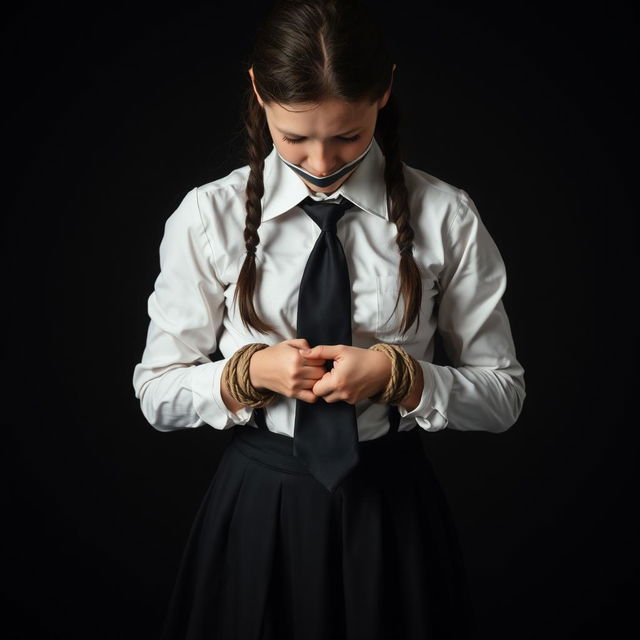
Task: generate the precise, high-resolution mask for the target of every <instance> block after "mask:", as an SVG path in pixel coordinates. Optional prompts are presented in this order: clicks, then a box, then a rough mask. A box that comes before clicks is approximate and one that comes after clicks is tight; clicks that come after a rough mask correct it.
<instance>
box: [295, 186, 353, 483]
mask: <svg viewBox="0 0 640 640" xmlns="http://www.w3.org/2000/svg"><path fill="white" fill-rule="evenodd" d="M298 206H300V207H301V208H302V209H303V210H304V211H305V213H306V214H307V215H308V216H309V217H310V218H311V219H312V220H313V221H314V222H315V223H316V224H317V225H318V226H319V227H320V229H321V233H320V236H319V237H318V239H317V241H316V243H315V245H314V247H313V249H312V250H311V254H310V255H309V259H308V260H307V264H306V266H305V269H304V273H303V275H302V281H301V282H300V294H299V298H298V327H297V335H296V337H298V338H306V339H307V341H308V342H309V346H310V347H315V346H316V345H318V344H346V345H350V344H351V284H350V281H349V270H348V267H347V260H346V258H345V255H344V250H343V249H342V244H341V243H340V240H339V239H338V236H337V235H336V227H337V223H338V220H340V218H341V217H342V216H343V215H344V213H345V211H346V210H347V209H349V208H351V207H352V206H353V203H351V202H349V200H347V199H346V198H344V197H343V198H342V199H341V201H340V202H324V201H316V200H314V199H313V198H310V197H307V198H305V199H304V200H303V201H302V202H301V203H300V204H299V205H298ZM329 365H331V363H327V371H330V370H331V366H329ZM293 454H294V455H295V456H296V457H297V458H299V459H300V460H301V461H302V462H303V463H304V464H305V466H306V467H307V468H308V470H309V472H310V473H311V475H313V476H314V477H315V478H316V479H317V480H319V481H320V482H321V483H322V484H323V485H324V486H325V487H326V488H327V489H328V490H329V491H330V492H333V491H334V490H335V489H336V487H337V486H338V485H339V484H340V482H341V481H342V480H343V479H344V478H345V477H346V475H347V474H348V473H349V471H350V470H351V469H352V468H353V467H355V466H356V465H357V464H358V460H359V455H358V428H357V421H356V410H355V406H354V405H351V404H349V403H347V402H345V401H343V400H339V401H337V402H326V401H325V400H324V399H323V398H318V400H316V402H314V403H310V402H304V401H302V400H297V401H296V417H295V423H294V436H293Z"/></svg>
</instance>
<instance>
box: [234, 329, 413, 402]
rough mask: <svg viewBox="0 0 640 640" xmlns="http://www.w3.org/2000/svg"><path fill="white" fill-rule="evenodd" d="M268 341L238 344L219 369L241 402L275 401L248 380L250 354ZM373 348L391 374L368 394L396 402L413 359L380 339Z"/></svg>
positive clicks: (409, 383)
mask: <svg viewBox="0 0 640 640" xmlns="http://www.w3.org/2000/svg"><path fill="white" fill-rule="evenodd" d="M268 346H269V345H267V344H265V343H262V342H252V343H249V344H246V345H244V346H242V347H240V348H239V349H238V350H237V351H236V352H235V353H234V354H233V355H232V356H231V358H229V360H227V363H226V365H225V366H224V369H223V371H222V375H223V378H224V381H225V383H226V385H227V389H228V390H229V395H230V396H231V397H232V398H233V399H234V400H235V401H236V402H239V403H240V404H243V405H246V406H248V407H252V408H254V409H255V408H258V407H267V406H269V405H271V404H273V402H274V401H275V399H276V398H277V396H278V394H277V393H276V392H275V391H269V390H267V391H259V390H258V389H256V388H255V387H254V386H253V384H252V383H251V377H250V375H249V365H250V362H251V356H253V354H254V353H255V352H256V351H260V349H266V348H267V347H268ZM369 349H371V350H372V351H381V352H382V353H385V354H386V355H387V356H388V357H389V358H390V359H391V377H390V378H389V382H388V384H387V386H386V387H385V389H383V390H382V391H380V392H379V393H377V394H375V395H373V396H371V397H370V398H369V400H371V401H372V402H374V403H382V404H391V405H397V404H398V403H399V402H400V401H401V400H402V399H403V398H404V397H405V396H406V395H407V394H408V393H409V391H410V390H411V389H412V388H413V384H414V380H415V378H416V376H417V375H418V372H417V367H418V366H419V365H418V363H417V362H416V360H415V359H414V358H413V356H411V355H410V354H409V353H407V352H406V351H405V350H404V349H403V348H402V347H399V346H398V345H392V344H386V343H384V342H379V343H377V344H374V345H372V346H371V347H369Z"/></svg>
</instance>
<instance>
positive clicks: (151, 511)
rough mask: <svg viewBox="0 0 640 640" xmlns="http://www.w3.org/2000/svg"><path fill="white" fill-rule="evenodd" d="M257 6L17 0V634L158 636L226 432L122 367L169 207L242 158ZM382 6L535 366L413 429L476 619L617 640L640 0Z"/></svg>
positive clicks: (409, 140)
mask: <svg viewBox="0 0 640 640" xmlns="http://www.w3.org/2000/svg"><path fill="white" fill-rule="evenodd" d="M230 4H232V5H233V6H230ZM451 4H453V3H451ZM267 6H268V5H265V3H261V2H243V3H227V2H225V3H208V4H205V3H202V4H199V5H191V8H187V7H186V6H182V7H179V6H178V5H177V4H175V3H174V6H173V7H170V8H164V7H162V6H160V4H157V5H149V6H144V7H143V6H142V5H138V6H132V5H131V4H129V3H125V2H111V3H108V4H100V5H98V6H94V3H86V6H85V7H84V8H82V7H72V6H71V5H70V4H66V5H65V4H64V3H50V4H49V6H43V5H37V4H33V3H24V4H23V5H21V6H20V7H14V8H13V9H12V10H8V11H9V13H6V14H5V17H4V27H3V28H2V38H1V45H2V60H3V67H4V69H3V72H2V84H3V86H4V89H5V92H4V94H5V95H4V99H3V108H4V109H3V110H4V111H5V114H4V116H3V118H2V136H3V137H2V140H3V143H4V144H3V149H4V156H5V161H6V166H5V169H4V170H3V176H4V178H5V180H6V182H5V188H4V200H5V203H6V204H5V206H4V208H3V209H4V211H3V213H4V215H3V221H2V229H3V232H2V256H3V258H4V259H5V262H4V265H3V275H4V278H3V283H4V288H3V293H4V296H5V300H6V302H5V306H4V313H3V315H4V317H5V318H7V319H8V320H9V323H8V329H7V330H6V331H5V334H4V338H5V339H4V341H3V342H4V347H5V348H4V349H3V351H4V353H5V354H6V360H5V363H4V366H3V368H4V370H5V373H6V375H5V376H4V379H5V387H4V388H5V389H6V394H5V397H4V401H3V403H2V407H3V411H2V421H3V426H2V435H3V436H5V437H4V446H3V453H4V455H3V459H4V464H3V469H4V470H6V480H5V487H6V488H7V491H6V492H5V495H6V496H7V501H6V508H5V509H4V512H5V515H6V516H7V517H6V518H5V519H4V523H5V524H4V529H5V533H8V538H7V540H6V542H5V544H4V547H3V550H4V551H5V558H4V560H3V571H2V576H3V577H2V583H3V592H4V593H3V597H4V599H5V601H6V603H7V604H8V606H9V616H8V617H5V618H4V619H3V622H2V624H4V625H8V626H9V627H10V628H11V632H10V633H9V634H8V635H7V634H5V633H2V635H3V637H6V638H9V637H10V638H47V639H48V638H60V639H64V640H71V639H75V638H83V639H87V638H95V639H102V638H105V639H107V638H108V639H113V638H119V639H123V640H124V639H134V638H135V639H144V638H149V639H152V638H156V637H157V636H158V633H159V629H160V624H161V621H162V615H163V613H164V609H165V606H166V604H167V600H168V598H169V594H170V589H171V587H172V585H173V580H174V578H175V575H176V571H177V567H178V562H179V559H180V554H181V551H182V548H183V545H184V543H185V541H186V537H187V534H188V531H189V528H190V525H191V522H192V519H193V517H194V515H195V512H196V509H197V507H198V505H199V503H200V501H201V499H202V497H203V496H204V493H205V491H206V489H207V487H208V485H209V483H210V481H211V478H212V476H213V474H214V472H215V470H216V466H217V463H218V461H219V458H220V455H221V452H222V450H223V448H224V445H225V444H226V442H227V441H228V437H229V435H230V433H229V432H220V431H215V430H214V429H211V428H206V427H205V428H200V429H197V430H193V431H190V430H184V431H180V432H173V433H160V432H158V431H156V430H154V429H153V428H152V427H151V426H150V425H149V424H148V423H147V422H146V421H145V419H144V417H143V416H142V413H141V411H140V409H139V405H138V401H137V400H136V399H135V397H134V392H133V387H132V384H131V377H132V373H133V367H134V365H135V364H136V363H137V362H138V361H139V359H140V357H141V354H142V349H143V347H144V341H145V336H146V330H147V323H148V318H147V315H146V304H147V297H148V295H149V294H150V292H151V290H152V287H153V283H154V280H155V277H156V276H157V273H158V269H159V261H158V246H159V242H160V239H161V237H162V233H163V228H164V222H165V220H166V218H167V217H168V216H169V215H170V214H171V213H172V211H173V210H174V208H175V207H176V206H177V204H178V202H179V201H180V199H181V198H182V196H183V195H184V194H185V193H186V192H187V191H188V190H189V189H190V188H192V187H193V186H195V185H198V184H203V183H205V182H208V181H210V180H214V179H216V178H219V177H222V176H223V175H225V174H226V173H228V172H229V171H231V170H232V169H233V168H235V167H236V166H239V165H240V164H244V160H243V156H242V149H241V147H240V145H241V142H240V132H241V124H240V120H239V100H240V94H241V90H242V89H243V87H244V85H245V83H246V82H248V76H247V74H246V69H245V66H244V64H243V62H244V59H245V57H246V55H247V54H248V51H249V47H250V45H251V42H252V39H253V34H254V30H255V26H256V24H257V22H258V21H259V20H260V18H261V17H262V15H263V14H264V11H265V9H266V7H267ZM372 6H373V7H374V8H375V9H376V10H378V11H380V13H381V15H382V18H383V20H384V23H385V24H386V27H387V30H388V35H389V41H390V46H391V47H392V48H393V50H394V53H395V58H396V62H397V65H398V69H397V71H396V76H395V84H394V91H396V93H397V95H398V97H399V100H400V103H401V108H402V114H403V118H404V120H403V127H402V140H403V146H404V153H405V159H406V161H407V162H408V163H409V164H411V165H413V166H416V167H419V168H421V169H423V170H425V171H427V172H429V173H432V174H433V175H436V176H437V177H440V178H442V179H444V180H446V181H448V182H450V183H452V184H453V185H456V186H460V187H462V188H464V189H465V190H466V191H468V193H469V194H470V195H471V197H472V198H473V199H474V201H475V202H476V204H477V205H478V207H479V210H480V213H481V215H482V217H483V220H484V222H485V224H486V226H487V227H488V229H489V231H490V233H491V234H492V236H493V237H494V239H495V240H496V242H497V244H498V246H499V248H500V250H501V252H502V255H503V257H504V260H505V262H506V265H507V271H508V289H507V291H506V294H505V297H504V302H505V307H506V309H507V312H508V314H509V318H510V320H511V326H512V331H513V335H514V339H515V342H516V347H517V353H518V357H519V359H520V360H521V362H522V363H523V366H524V367H525V369H526V374H525V378H526V383H527V399H526V401H525V405H524V410H523V413H522V415H521V418H520V419H519V421H518V422H517V424H516V425H515V426H514V427H512V428H511V429H510V430H508V431H507V432H505V433H503V434H500V435H494V434H489V433H482V432H471V433H463V432H456V431H455V430H453V429H449V430H444V431H442V432H438V433H437V434H427V433H426V432H423V433H421V437H422V438H423V443H424V446H425V448H426V450H427V452H428V455H429V457H430V458H431V460H432V462H433V464H434V466H435V468H436V472H437V473H438V475H439V478H440V480H441V482H442V484H443V487H444V489H445V491H446V493H447V495H448V497H449V500H450V503H451V506H452V509H453V511H454V514H455V517H456V520H457V523H458V525H459V530H460V536H461V539H462V543H463V546H464V551H465V554H466V559H467V565H468V571H469V575H470V581H471V587H472V590H473V596H474V600H475V603H476V608H477V611H478V617H479V620H480V625H481V632H482V633H481V637H482V638H492V639H502V638H505V639H506V638H510V639H511V638H520V639H522V638H527V639H528V638H541V639H542V638H544V639H547V638H584V637H589V636H591V635H592V634H593V635H599V636H600V637H616V636H617V632H619V631H620V630H621V629H622V627H623V625H624V624H625V623H630V622H633V618H632V613H631V612H632V607H634V605H635V602H636V599H637V596H638V592H637V586H638V566H639V563H638V555H637V553H636V551H635V543H636V542H637V539H638V533H639V532H638V528H637V526H635V525H634V524H633V521H632V519H631V518H630V517H629V515H630V514H633V512H635V511H636V510H637V494H636V486H637V485H636V484H635V482H636V479H637V473H636V472H635V467H636V465H637V463H638V448H637V443H638V439H637V436H636V430H637V423H635V422H634V423H635V425H636V426H633V424H634V423H632V421H631V411H630V404H631V402H632V401H633V396H632V395H631V394H632V393H633V388H632V387H631V383H630V376H631V373H632V369H633V367H632V363H634V364H635V362H634V361H635V359H636V351H635V346H636V345H637V340H636V336H635V333H636V329H637V322H634V321H633V320H632V316H631V314H630V313H628V307H627V300H628V299H629V298H630V294H631V293H632V292H633V291H634V290H637V289H636V288H635V287H633V288H632V285H631V284H630V279H629V277H628V276H629V272H630V270H631V268H632V266H634V265H635V262H636V257H635V255H634V253H635V252H634V249H635V235H636V232H637V224H636V215H637V210H634V207H635V204H636V197H635V196H633V192H634V189H635V188H636V186H637V179H636V170H637V168H636V166H635V164H634V159H635V153H636V149H637V144H638V138H637V128H636V125H635V119H636V117H637V114H636V113H635V112H634V108H636V107H637V104H638V101H637V98H638V93H637V78H634V74H633V72H634V71H636V70H637V47H636V45H635V44H634V43H635V42H637V28H638V24H637V19H636V16H635V15H634V14H633V13H632V11H631V9H630V8H629V6H625V5H623V4H619V3H613V2H608V3H605V4H603V5H602V6H600V7H599V9H598V12H597V13H585V10H584V9H583V8H582V5H580V6H579V5H576V8H575V9H574V8H561V3H540V2H533V1H531V2H515V3H514V2H512V3H510V4H509V6H508V8H504V7H499V6H497V5H496V6H493V5H489V4H486V3H473V4H471V5H470V6H466V7H465V6H464V5H461V4H459V3H455V8H452V6H450V5H447V6H444V5H443V4H441V3H432V4H429V5H427V4H424V3H421V4H420V5H418V4H417V3H414V2H408V1H406V2H405V1H404V0H403V1H399V2H393V3H382V2H381V3H378V2H375V3H372ZM584 6H586V5H584ZM634 327H636V329H634ZM634 504H635V505H636V506H635V507H634V506H633V505H634ZM3 631H4V630H3ZM0 633H1V632H0Z"/></svg>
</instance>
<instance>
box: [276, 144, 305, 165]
mask: <svg viewBox="0 0 640 640" xmlns="http://www.w3.org/2000/svg"><path fill="white" fill-rule="evenodd" d="M298 147H300V148H298ZM303 147H304V145H302V144H301V145H295V144H287V143H286V142H282V143H276V148H277V149H278V151H279V152H280V155H281V156H282V157H283V158H285V159H286V160H288V161H289V162H292V163H293V164H300V162H301V161H302V160H304V158H305V157H306V153H305V151H304V148H303Z"/></svg>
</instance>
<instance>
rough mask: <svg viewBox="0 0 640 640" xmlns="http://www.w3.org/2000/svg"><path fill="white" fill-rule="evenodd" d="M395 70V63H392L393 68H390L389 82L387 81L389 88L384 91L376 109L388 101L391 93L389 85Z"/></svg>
mask: <svg viewBox="0 0 640 640" xmlns="http://www.w3.org/2000/svg"><path fill="white" fill-rule="evenodd" d="M395 70H396V65H395V64H394V65H393V69H391V82H390V83H389V88H388V89H387V90H386V91H385V92H384V95H383V96H382V98H380V100H379V101H378V110H380V109H382V108H383V107H384V106H385V105H386V104H387V102H388V101H389V96H390V95H391V87H392V86H393V72H394V71H395Z"/></svg>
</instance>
